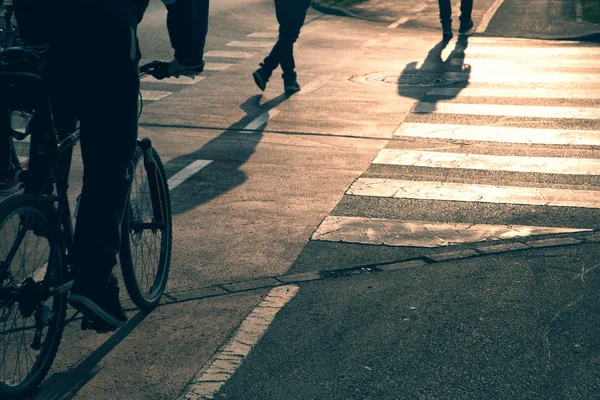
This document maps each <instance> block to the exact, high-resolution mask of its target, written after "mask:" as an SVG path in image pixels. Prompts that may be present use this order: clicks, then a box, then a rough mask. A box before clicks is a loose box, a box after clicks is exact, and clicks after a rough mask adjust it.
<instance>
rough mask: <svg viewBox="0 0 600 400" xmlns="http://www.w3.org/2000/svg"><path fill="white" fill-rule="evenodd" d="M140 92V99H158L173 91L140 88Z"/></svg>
mask: <svg viewBox="0 0 600 400" xmlns="http://www.w3.org/2000/svg"><path fill="white" fill-rule="evenodd" d="M140 92H141V93H142V100H152V101H153V100H160V99H163V98H165V97H167V96H168V95H170V94H172V93H173V92H162V91H160V90H140Z"/></svg>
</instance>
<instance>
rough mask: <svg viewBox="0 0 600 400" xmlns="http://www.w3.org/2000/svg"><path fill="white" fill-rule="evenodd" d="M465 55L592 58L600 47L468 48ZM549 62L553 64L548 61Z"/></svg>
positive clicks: (598, 52) (599, 52) (599, 51)
mask: <svg viewBox="0 0 600 400" xmlns="http://www.w3.org/2000/svg"><path fill="white" fill-rule="evenodd" d="M465 54H486V55H508V56H511V57H523V56H529V57H539V56H544V57H547V56H573V57H576V56H582V57H590V56H594V55H599V54H600V47H592V46H579V47H558V46H556V47H520V46H468V47H467V48H466V49H465ZM548 62H551V61H550V60H548Z"/></svg>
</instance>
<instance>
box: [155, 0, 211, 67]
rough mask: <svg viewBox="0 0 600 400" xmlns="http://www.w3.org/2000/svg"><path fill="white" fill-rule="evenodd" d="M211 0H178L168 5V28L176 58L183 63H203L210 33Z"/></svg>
mask: <svg viewBox="0 0 600 400" xmlns="http://www.w3.org/2000/svg"><path fill="white" fill-rule="evenodd" d="M208 6H209V0H177V1H176V2H175V3H174V4H168V5H167V6H166V7H167V29H168V30H169V39H170V40H171V47H173V49H174V50H175V59H176V60H177V61H178V62H179V63H180V64H183V65H199V64H200V63H202V56H203V55H204V46H205V44H206V34H207V33H208V8H209V7H208Z"/></svg>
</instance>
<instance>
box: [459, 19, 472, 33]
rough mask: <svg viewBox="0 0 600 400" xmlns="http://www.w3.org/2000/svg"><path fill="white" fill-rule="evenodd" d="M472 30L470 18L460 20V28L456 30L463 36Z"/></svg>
mask: <svg viewBox="0 0 600 400" xmlns="http://www.w3.org/2000/svg"><path fill="white" fill-rule="evenodd" d="M471 29H473V20H472V19H471V18H469V19H467V20H462V19H461V20H460V27H459V28H458V33H460V34H461V35H462V34H465V33H469V32H470V31H471Z"/></svg>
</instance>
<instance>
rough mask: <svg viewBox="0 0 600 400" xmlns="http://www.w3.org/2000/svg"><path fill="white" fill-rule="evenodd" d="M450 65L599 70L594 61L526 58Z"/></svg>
mask: <svg viewBox="0 0 600 400" xmlns="http://www.w3.org/2000/svg"><path fill="white" fill-rule="evenodd" d="M450 64H451V65H463V64H468V65H470V66H471V69H472V70H474V69H484V70H486V71H490V72H491V71H505V73H506V71H507V70H508V69H513V70H515V72H527V71H528V70H530V69H541V68H553V69H556V68H565V69H566V68H578V69H600V63H599V62H598V61H596V60H554V61H553V62H552V63H549V62H548V60H546V59H543V58H542V59H540V58H527V59H519V60H509V59H501V60H498V59H496V60H494V59H491V58H475V57H468V58H466V59H465V60H463V59H461V58H453V59H451V60H450Z"/></svg>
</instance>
